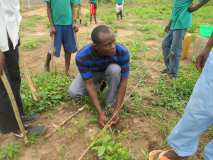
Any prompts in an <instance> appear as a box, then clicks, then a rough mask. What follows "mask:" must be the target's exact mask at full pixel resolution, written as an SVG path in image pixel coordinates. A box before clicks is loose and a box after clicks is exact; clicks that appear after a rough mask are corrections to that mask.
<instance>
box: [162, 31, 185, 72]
mask: <svg viewBox="0 0 213 160" xmlns="http://www.w3.org/2000/svg"><path fill="white" fill-rule="evenodd" d="M185 33H186V29H178V30H170V31H169V32H168V33H167V34H166V36H165V37H164V40H163V43H162V49H163V56H164V63H165V65H166V68H167V70H168V73H170V74H173V75H174V76H176V75H177V72H178V67H179V62H180V57H181V52H182V43H183V39H184V36H185Z"/></svg>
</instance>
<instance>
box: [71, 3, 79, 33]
mask: <svg viewBox="0 0 213 160" xmlns="http://www.w3.org/2000/svg"><path fill="white" fill-rule="evenodd" d="M71 9H72V22H73V30H74V32H78V30H79V28H78V25H77V24H76V22H75V21H74V18H73V17H74V2H73V1H71Z"/></svg>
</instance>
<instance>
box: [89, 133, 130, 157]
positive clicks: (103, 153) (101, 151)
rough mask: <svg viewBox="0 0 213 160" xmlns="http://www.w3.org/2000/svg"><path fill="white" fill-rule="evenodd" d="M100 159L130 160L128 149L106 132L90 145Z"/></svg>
mask: <svg viewBox="0 0 213 160" xmlns="http://www.w3.org/2000/svg"><path fill="white" fill-rule="evenodd" d="M92 150H94V151H95V152H96V154H97V156H98V158H99V159H100V160H119V159H122V160H131V159H132V158H131V157H130V154H129V151H128V149H127V148H126V147H124V146H123V145H122V144H120V143H116V142H115V141H114V140H113V139H112V137H111V136H110V135H108V134H106V135H104V136H102V138H100V139H98V140H97V141H96V143H95V144H94V146H93V147H92Z"/></svg>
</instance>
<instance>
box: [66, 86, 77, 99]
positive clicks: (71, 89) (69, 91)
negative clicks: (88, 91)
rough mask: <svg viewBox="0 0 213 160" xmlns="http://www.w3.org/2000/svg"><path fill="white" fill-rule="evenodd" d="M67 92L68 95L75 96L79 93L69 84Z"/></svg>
mask: <svg viewBox="0 0 213 160" xmlns="http://www.w3.org/2000/svg"><path fill="white" fill-rule="evenodd" d="M68 94H69V95H70V97H72V98H75V97H78V96H79V94H78V93H77V91H76V90H75V89H74V88H73V86H72V85H70V87H69V89H68Z"/></svg>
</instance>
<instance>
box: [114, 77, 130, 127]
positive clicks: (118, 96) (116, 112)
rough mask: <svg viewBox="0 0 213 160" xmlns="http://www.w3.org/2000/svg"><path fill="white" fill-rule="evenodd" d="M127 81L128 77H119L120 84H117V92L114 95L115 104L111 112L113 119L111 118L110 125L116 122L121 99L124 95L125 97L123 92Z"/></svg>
mask: <svg viewBox="0 0 213 160" xmlns="http://www.w3.org/2000/svg"><path fill="white" fill-rule="evenodd" d="M127 81H128V78H122V79H121V82H120V85H119V88H118V94H117V97H116V102H115V106H114V108H115V109H114V112H113V116H114V118H113V120H112V123H111V124H112V125H113V124H117V123H118V121H119V110H120V107H121V105H122V103H123V100H124V97H125V94H126V88H127Z"/></svg>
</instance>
